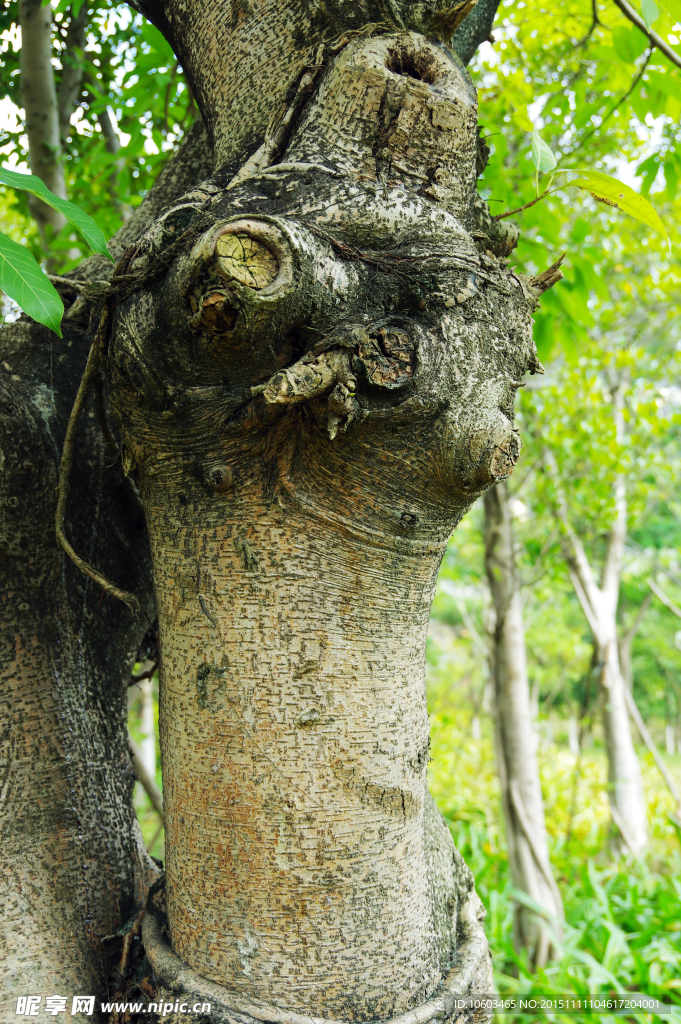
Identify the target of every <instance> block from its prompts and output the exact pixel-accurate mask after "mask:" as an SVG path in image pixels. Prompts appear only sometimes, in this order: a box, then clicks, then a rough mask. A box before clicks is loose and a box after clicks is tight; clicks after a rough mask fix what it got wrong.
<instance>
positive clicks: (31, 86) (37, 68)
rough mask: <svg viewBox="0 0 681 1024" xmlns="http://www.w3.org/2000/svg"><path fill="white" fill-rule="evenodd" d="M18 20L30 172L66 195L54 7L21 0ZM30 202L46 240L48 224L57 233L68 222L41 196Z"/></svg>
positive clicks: (35, 0)
mask: <svg viewBox="0 0 681 1024" xmlns="http://www.w3.org/2000/svg"><path fill="white" fill-rule="evenodd" d="M19 23H20V25H21V51H20V67H21V102H22V103H23V105H24V110H25V112H26V134H27V135H28V152H29V161H30V166H31V173H32V174H35V175H37V176H38V177H39V178H42V180H43V181H44V182H45V184H46V185H47V187H48V188H49V189H51V190H52V192H54V194H55V195H57V196H60V197H61V198H62V199H66V186H65V184H64V168H63V166H62V162H61V139H60V133H59V109H58V105H57V92H56V89H55V84H54V68H53V67H52V7H51V6H50V4H49V3H47V4H43V2H42V0H19ZM30 205H31V211H32V213H33V216H34V217H35V219H36V221H37V222H38V227H39V229H40V233H41V236H42V238H43V241H45V238H46V235H45V232H46V229H47V228H48V227H49V228H50V229H51V231H53V232H54V233H55V234H56V233H57V232H59V231H61V229H62V228H63V227H64V225H65V224H66V219H65V217H64V215H63V214H61V213H59V212H58V211H57V210H53V209H52V208H51V207H50V206H47V205H46V204H45V203H43V202H41V201H40V200H39V199H33V198H32V199H31V200H30Z"/></svg>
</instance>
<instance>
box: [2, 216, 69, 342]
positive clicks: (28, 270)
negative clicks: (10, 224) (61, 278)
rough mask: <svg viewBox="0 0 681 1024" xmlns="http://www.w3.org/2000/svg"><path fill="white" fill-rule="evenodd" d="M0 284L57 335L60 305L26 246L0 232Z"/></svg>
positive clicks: (6, 292)
mask: <svg viewBox="0 0 681 1024" xmlns="http://www.w3.org/2000/svg"><path fill="white" fill-rule="evenodd" d="M0 288H1V289H2V290H3V292H5V294H6V295H9V297H10V298H11V299H14V301H15V302H18V304H19V305H20V306H21V308H22V309H23V311H24V312H25V313H27V314H28V316H30V317H32V319H33V320H37V321H38V323H39V324H44V325H45V327H49V328H50V330H52V331H54V332H55V334H58V335H59V337H60V338H61V318H62V316H63V315H64V305H63V303H62V301H61V299H60V298H59V295H58V294H57V291H56V289H55V288H54V285H53V284H52V282H51V281H50V279H49V278H48V277H47V276H46V275H45V274H43V272H42V270H41V269H40V267H39V266H38V264H37V263H36V261H35V259H34V258H33V256H32V255H31V253H30V252H29V251H28V249H27V248H26V247H25V246H23V245H19V243H18V242H15V241H13V240H12V239H11V238H7V236H6V235H0Z"/></svg>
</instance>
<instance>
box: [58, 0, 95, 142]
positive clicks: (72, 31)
mask: <svg viewBox="0 0 681 1024" xmlns="http://www.w3.org/2000/svg"><path fill="white" fill-rule="evenodd" d="M87 12H88V5H87V3H84V4H83V6H82V7H81V9H80V11H79V12H78V15H77V16H76V17H74V16H73V8H71V10H70V12H69V13H70V19H69V27H68V29H67V30H66V39H65V41H64V48H63V49H62V51H61V54H60V57H61V65H62V72H61V79H60V82H59V93H58V96H57V102H58V108H59V134H60V136H61V140H62V143H63V142H65V141H66V138H67V136H68V134H69V130H70V128H71V114H72V113H73V111H74V110H75V108H76V104H77V101H78V97H79V96H80V87H81V83H82V81H83V49H84V47H85V31H86V28H87Z"/></svg>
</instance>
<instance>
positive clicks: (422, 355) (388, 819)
mask: <svg viewBox="0 0 681 1024" xmlns="http://www.w3.org/2000/svg"><path fill="white" fill-rule="evenodd" d="M258 6H259V9H260V13H261V14H262V17H256V12H255V10H254V9H253V8H252V7H251V6H250V5H248V7H246V5H237V6H235V5H226V4H218V5H214V6H211V7H207V6H206V5H202V4H195V5H190V7H189V8H187V6H186V5H185V7H184V8H183V10H184V12H185V13H184V14H182V13H181V11H180V6H179V5H175V4H174V3H172V2H171V3H168V4H164V5H154V10H153V11H152V12H151V13H155V14H156V16H157V20H158V23H159V24H160V25H162V26H163V27H164V28H165V30H166V31H167V32H168V33H169V35H170V36H171V38H173V39H174V40H175V43H176V45H177V46H178V47H179V48H180V50H181V60H182V63H183V66H184V67H185V68H186V69H187V71H188V74H189V76H190V80H191V84H192V88H193V90H194V92H195V94H196V95H197V96H198V97H199V101H200V103H201V106H202V110H203V111H204V113H205V115H206V117H207V119H208V123H209V126H210V128H211V130H212V132H213V134H214V137H215V145H216V152H217V154H218V160H217V162H218V163H219V164H221V165H222V170H221V172H220V173H218V174H217V175H216V176H214V177H213V178H212V179H211V180H210V181H208V182H205V183H204V184H203V185H202V186H200V187H199V188H196V189H194V190H193V191H192V192H191V193H189V194H188V195H187V196H186V197H185V198H184V199H182V200H180V201H179V202H177V203H176V204H174V205H173V206H172V207H171V208H170V209H168V210H166V211H165V213H164V214H163V215H162V216H161V218H159V220H158V221H157V223H156V224H155V225H154V227H153V228H152V229H151V230H150V231H149V232H148V233H147V235H146V236H145V237H144V238H143V239H141V240H140V241H139V242H138V243H137V244H136V245H135V246H134V247H133V249H132V250H131V251H130V252H129V253H128V254H127V255H126V257H125V259H124V260H123V261H122V263H121V264H120V265H119V268H118V270H117V273H116V275H115V276H114V278H113V280H112V294H111V297H110V300H109V304H108V307H107V308H108V317H109V320H108V324H109V327H108V333H107V336H106V339H105V342H104V343H103V349H102V357H103V359H104V360H105V365H106V369H107V373H108V376H109V380H110V384H111V395H112V410H113V412H114V415H115V418H116V423H117V426H118V429H119V431H120V434H121V439H122V443H123V463H124V466H125V468H126V470H127V471H128V472H130V473H131V474H133V475H134V476H135V479H136V480H137V481H138V483H139V486H140V491H141V494H142V498H143V502H144V506H145V510H146V513H147V522H148V525H149V532H150V538H151V544H152V552H153V559H154V577H155V582H156V589H157V594H158V596H159V626H160V643H161V655H162V657H161V692H160V702H161V748H162V759H163V772H164V808H165V815H166V844H167V845H166V855H167V879H166V885H167V913H168V925H169V933H170V938H171V942H172V951H173V952H172V956H173V957H175V961H174V962H175V964H176V966H175V967H173V968H169V970H170V972H171V974H172V977H173V978H174V979H175V981H173V984H175V983H176V982H177V978H178V976H179V975H178V972H179V974H181V975H182V978H183V979H184V980H183V981H182V984H183V985H185V989H186V990H188V989H190V988H191V986H192V985H193V986H194V987H196V986H201V985H203V984H205V983H207V982H209V983H210V984H212V985H218V986H220V987H221V989H222V990H223V991H224V997H223V1002H224V1003H225V1005H227V1006H228V1005H230V1000H231V1001H233V1000H234V999H237V998H239V997H244V998H246V997H247V998H248V999H252V1000H260V1001H264V1002H266V1003H268V1004H273V1005H274V1006H275V1007H279V1008H280V1009H281V1010H286V1011H292V1012H297V1013H306V1014H310V1013H314V1014H315V1015H318V1016H319V1015H321V1016H325V1017H326V1016H334V1017H337V1016H339V1015H342V1016H347V1017H351V1018H353V1019H368V1018H372V1017H382V1018H385V1017H389V1016H391V1015H395V1014H400V1013H403V1012H405V1011H408V1010H412V1009H414V1008H417V1007H418V1006H419V1005H423V1004H424V1003H427V1001H428V1000H429V999H431V998H435V997H437V993H438V991H440V990H441V988H442V986H443V983H444V979H445V977H446V976H447V975H448V974H449V972H450V971H451V970H452V969H454V975H455V980H454V982H453V983H454V984H456V977H458V979H459V983H460V984H462V985H463V984H464V975H463V974H461V973H459V974H458V975H457V971H458V967H457V956H458V955H459V954H463V953H464V943H463V941H462V939H461V937H460V936H458V934H457V913H458V908H460V907H462V906H463V904H464V903H465V899H464V895H465V894H464V893H463V892H462V891H461V888H460V882H459V881H457V880H456V879H457V877H458V876H456V873H455V872H454V873H452V864H453V863H454V860H453V858H454V853H453V850H452V848H451V846H449V847H448V848H447V847H445V848H444V849H445V852H444V853H443V855H442V857H441V858H439V859H438V858H435V860H433V858H432V857H431V855H430V854H429V849H430V840H429V835H430V826H429V825H428V824H427V821H428V815H429V813H430V812H429V811H428V806H429V805H428V797H427V789H426V780H425V771H426V762H427V749H428V736H427V716H426V705H425V692H424V679H423V661H424V648H425V635H426V628H427V622H428V612H429V607H430V602H431V599H432V594H433V588H434V583H435V578H436V574H437V570H438V566H439V563H440V559H441V557H442V553H443V551H444V547H445V545H446V542H447V538H448V536H449V534H450V532H451V530H452V528H453V527H454V526H455V525H456V523H457V522H458V521H459V519H460V518H461V516H462V515H463V514H464V513H465V512H466V511H467V509H468V508H469V507H470V505H471V503H472V502H473V500H474V499H475V497H476V496H477V495H478V494H480V493H481V492H482V491H483V490H485V488H487V487H488V486H489V485H490V484H491V483H493V482H495V481H496V480H498V479H503V478H504V477H505V476H507V475H508V474H509V473H510V471H511V469H512V467H513V464H514V462H515V460H516V458H517V456H518V452H519V441H518V439H517V436H516V434H515V432H514V430H513V428H512V421H513V398H514V394H515V388H516V387H517V384H518V380H519V378H520V377H521V376H522V374H523V373H524V372H526V371H527V370H532V371H534V370H535V369H536V368H537V367H538V363H537V360H536V352H535V349H534V345H533V342H532V338H531V312H532V310H533V308H534V305H535V299H534V296H533V294H532V290H531V287H530V286H529V285H528V283H527V282H523V281H521V280H520V279H519V278H518V277H517V276H516V275H515V274H514V273H512V272H511V271H509V270H508V268H507V266H506V263H505V261H504V260H503V259H500V258H498V257H496V256H494V255H493V254H492V253H491V252H489V251H485V250H486V244H485V242H486V240H485V239H481V247H482V249H483V252H480V251H479V250H478V247H477V245H476V243H475V240H474V239H473V237H472V236H471V234H470V233H469V230H468V229H474V227H475V223H476V214H475V210H476V206H475V202H474V200H475V162H476V136H477V131H476V129H477V123H476V103H475V93H474V90H473V89H472V86H471V83H470V80H469V79H468V76H467V74H466V73H465V71H464V69H463V67H462V65H461V64H460V62H459V61H458V60H457V58H456V57H455V56H454V55H450V54H449V53H448V52H447V51H446V50H444V49H443V48H440V47H438V46H435V45H433V44H432V43H431V42H429V41H428V40H427V39H426V38H424V36H422V35H419V34H417V33H416V32H410V31H398V32H386V31H385V30H383V31H379V29H378V27H377V26H376V25H375V24H374V25H371V26H369V30H368V31H366V32H365V31H361V30H362V29H363V28H364V25H363V22H362V19H364V21H366V20H367V18H368V17H369V16H370V15H371V16H372V17H373V16H374V15H377V14H378V13H381V12H380V11H379V10H378V8H379V7H380V5H375V7H374V6H372V5H371V4H356V5H352V9H351V8H350V6H349V5H344V4H336V5H333V16H332V15H331V14H329V13H328V12H327V13H326V14H324V15H323V14H322V13H321V8H320V9H319V10H318V11H317V18H316V21H311V20H310V17H309V15H310V11H311V10H312V5H303V4H290V5H281V4H277V5H272V4H268V3H263V4H261V5H258ZM399 6H400V5H399V4H397V5H396V4H391V10H393V11H394V9H395V8H396V7H399ZM407 7H408V9H409V11H410V12H411V16H412V17H413V18H416V16H417V14H416V7H415V6H413V5H405V17H406V10H407ZM418 12H420V13H419V18H420V21H419V27H425V28H427V27H429V26H431V25H433V24H434V23H435V22H434V20H433V19H434V14H435V12H434V8H433V9H431V8H430V7H429V5H428V4H422V5H418ZM382 13H383V14H384V15H385V13H386V12H385V11H383V12H382ZM161 15H162V17H161ZM268 19H269V20H268ZM393 20H394V19H393ZM180 25H182V26H183V33H182V38H180V33H179V28H178V26H180ZM190 27H191V28H193V29H194V31H188V29H189V28H190ZM294 27H295V28H296V32H298V33H300V35H296V36H295V38H294V36H293V28H294ZM351 28H354V29H356V30H357V31H356V32H355V33H354V35H353V33H352V32H350V31H349V29H351ZM339 30H345V32H346V35H345V37H344V38H343V39H342V40H341V41H340V42H338V43H337V44H335V45H334V46H332V47H330V48H328V47H327V46H326V45H324V46H321V43H326V41H328V40H333V39H334V38H335V37H336V35H337V34H338V31H339ZM297 40H299V42H297ZM315 40H316V41H317V50H318V51H319V57H320V60H319V61H318V62H317V63H316V64H314V65H313V72H314V73H311V75H310V78H309V79H308V80H306V79H305V76H303V77H302V78H300V79H299V80H297V79H296V77H295V76H296V69H297V67H298V64H297V61H302V60H303V58H304V57H305V55H306V54H307V57H305V59H307V60H308V62H309V53H310V51H309V44H310V42H311V41H315ZM303 43H304V45H303ZM227 44H228V45H227ZM249 47H250V49H249ZM298 47H299V48H298ZM226 49H229V51H230V53H231V54H232V55H233V56H234V61H233V62H232V61H230V62H227V63H225V62H224V60H220V63H219V64H218V59H217V58H218V54H219V53H224V52H226ZM237 55H239V58H237ZM256 56H257V58H258V62H259V64H258V66H259V67H261V68H263V69H265V70H263V76H264V78H262V79H259V81H258V85H259V89H258V92H257V97H256V96H254V95H253V88H254V83H253V81H250V82H249V76H248V75H244V63H243V62H244V61H245V62H246V63H247V61H248V60H254V59H255V57H256ZM284 57H286V64H285V65H284V63H282V62H283V60H284ZM239 59H240V60H241V61H242V63H241V65H240V66H239ZM300 66H301V67H302V64H301V65H300ZM237 67H239V72H238V75H237V72H236V69H237ZM284 67H285V68H286V77H285V80H284V81H282V80H281V79H282V76H283V73H284ZM270 76H271V77H270ZM268 85H271V89H269V90H268ZM287 92H288V97H287V108H286V111H285V112H283V114H282V117H281V118H280V119H279V120H277V121H276V122H275V121H272V123H271V125H270V129H269V130H268V131H265V129H266V122H267V120H268V119H269V117H270V115H271V113H272V110H273V109H275V107H276V104H277V103H278V102H279V101H280V100H281V99H282V97H283V96H285V95H286V93H287ZM237 98H239V100H240V106H239V115H238V118H237V117H236V116H235V104H236V103H237ZM246 100H248V102H247V103H246ZM245 112H246V113H247V116H244V113H245ZM248 139H252V140H255V142H257V143H258V152H257V153H256V154H255V155H254V156H253V154H251V157H252V159H250V160H249V162H248V163H247V164H246V163H245V161H244V155H245V154H246V155H247V154H248V146H249V143H248V141H247V140H248ZM240 165H241V167H242V170H241V172H240V173H238V174H236V175H235V171H236V170H237V169H238V167H239V166H240ZM436 820H437V818H436ZM437 828H439V829H440V830H442V825H441V824H440V825H439V826H437ZM447 865H449V867H447ZM150 941H151V938H150ZM159 955H161V954H159ZM170 955H171V954H170V953H168V954H165V953H163V954H162V956H170ZM166 963H167V960H166ZM178 963H179V966H177V964H178ZM487 969H488V968H487V958H486V954H484V951H483V953H481V954H480V955H479V957H478V961H477V966H476V970H477V976H478V979H480V978H481V977H484V976H486V972H487ZM173 972H174V973H173ZM475 975H476V971H473V973H472V974H471V976H470V977H469V978H468V980H467V981H466V982H465V984H467V985H470V984H471V983H472V981H473V977H474V976H475ZM192 979H193V980H192ZM201 979H205V980H206V981H205V982H204V981H201ZM450 981H451V979H450ZM169 983H170V982H169ZM178 984H179V983H178ZM176 991H177V990H176ZM415 1012H416V1010H415Z"/></svg>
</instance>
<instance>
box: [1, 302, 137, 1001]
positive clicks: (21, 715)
mask: <svg viewBox="0 0 681 1024" xmlns="http://www.w3.org/2000/svg"><path fill="white" fill-rule="evenodd" d="M88 344H89V339H88V338H87V335H86V333H85V332H83V331H82V329H79V325H78V324H69V325H68V326H67V328H66V331H65V333H64V339H63V340H58V339H56V338H55V336H54V335H52V334H50V332H48V331H47V330H46V329H41V328H38V327H37V326H36V325H34V324H29V323H28V322H25V321H19V322H18V323H17V324H14V325H12V326H11V327H6V328H4V329H3V331H2V332H1V333H0V360H1V361H2V366H3V369H2V371H0V372H1V374H2V380H1V387H2V398H1V400H0V436H1V438H2V442H1V448H2V455H1V456H0V461H1V462H2V472H1V473H0V494H1V497H0V501H1V502H2V507H3V524H2V534H3V536H2V547H1V549H0V550H1V565H0V583H1V586H2V591H1V593H2V604H1V607H2V622H1V627H0V628H1V629H2V633H1V637H2V670H1V676H0V679H1V682H0V687H1V690H0V692H1V694H2V696H1V701H2V706H3V716H2V734H1V736H2V739H1V749H2V754H1V767H0V772H1V782H2V795H3V800H2V819H1V823H0V828H1V838H0V848H1V849H2V873H1V875H0V887H1V888H2V894H1V895H0V908H1V909H0V919H1V921H0V963H1V964H2V966H1V967H0V977H1V978H2V983H1V984H0V990H1V991H2V997H1V998H2V1003H1V1004H0V1006H1V1009H0V1014H1V1015H2V1016H1V1018H0V1019H2V1020H9V1019H14V1011H15V1009H16V996H17V995H25V994H26V993H27V992H38V993H44V994H48V993H49V994H51V993H52V992H54V991H57V992H59V991H63V990H64V988H65V989H66V991H67V992H73V993H74V994H75V993H77V992H82V993H83V994H94V993H95V992H96V993H97V994H98V995H102V994H105V993H106V987H105V986H106V980H107V978H108V975H109V967H110V964H109V962H108V952H109V949H110V948H111V941H112V940H114V942H115V939H114V936H115V933H116V932H117V931H118V930H119V929H121V928H124V927H125V926H126V924H127V923H128V921H129V918H130V917H131V915H133V912H135V911H136V909H139V906H140V905H141V904H142V902H143V899H144V894H145V891H146V887H147V885H148V883H149V881H153V879H154V877H155V875H156V874H157V871H156V869H155V868H154V866H153V865H152V864H151V862H150V861H149V859H148V857H147V856H146V851H145V850H144V846H143V844H142V841H141V835H140V833H139V829H138V826H137V823H136V820H135V817H134V812H133V809H132V804H131V799H130V797H131V789H132V785H133V782H134V773H133V772H132V770H131V765H130V760H129V757H128V753H127V745H126V734H125V732H124V729H123V728H122V726H124V723H125V710H126V706H127V704H126V688H127V682H128V678H129V673H130V668H131V663H132V660H133V659H134V655H135V654H136V651H137V647H138V646H139V642H140V640H141V638H142V635H143V634H144V632H145V629H146V626H144V625H143V624H138V623H135V621H134V620H133V619H132V616H131V615H130V612H129V611H128V610H127V609H126V608H125V607H124V606H122V605H120V603H118V602H114V601H112V600H111V599H110V598H108V599H107V598H106V597H103V595H102V594H101V591H99V590H98V588H96V587H94V586H93V585H92V584H90V583H89V581H87V580H86V579H85V578H84V577H82V576H81V574H80V573H79V572H78V571H77V570H76V569H75V567H74V566H73V565H72V564H71V563H70V562H68V561H67V560H66V557H65V556H64V555H63V553H62V552H61V550H60V549H59V548H58V546H57V544H56V540H55V537H54V531H53V528H52V523H51V520H53V517H54V504H55V485H56V479H57V466H58V462H59V455H60V449H61V444H62V441H63V436H64V430H65V424H66V420H67V419H68V416H69V413H70V409H71V404H72V401H73V398H74V396H75V390H76V388H77V386H78V380H79V374H80V372H81V369H82V360H83V358H84V356H85V355H86V352H87V346H88ZM79 451H80V453H81V454H80V456H79V458H78V461H77V464H76V466H75V467H74V472H73V481H72V500H71V502H70V505H69V511H68V528H69V532H70V534H71V535H72V536H74V537H77V538H78V541H79V543H80V544H81V545H83V546H84V547H85V549H86V550H87V551H88V554H90V556H91V557H96V559H97V561H98V564H99V565H100V566H101V567H102V568H103V569H104V571H108V572H110V573H111V574H112V575H114V576H115V577H117V578H119V579H123V580H125V581H127V582H128V583H129V584H133V585H136V586H137V587H138V588H139V590H140V593H141V594H142V595H143V596H144V597H145V598H146V605H147V608H148V610H149V611H151V610H152V608H153V601H152V599H151V597H150V594H151V589H150V588H151V580H150V574H149V573H148V571H146V568H148V556H147V554H146V552H147V546H146V545H147V541H146V536H145V533H144V529H143V520H142V518H141V516H140V513H139V511H138V510H134V509H131V508H130V505H129V500H128V499H127V497H126V495H125V494H124V493H123V492H122V490H121V483H122V477H121V474H120V469H119V470H115V469H111V468H110V466H109V464H110V455H109V452H108V450H107V449H106V446H105V445H104V443H103V441H102V440H101V439H100V438H99V436H98V428H97V426H96V423H95V422H94V419H93V413H92V410H90V411H89V412H88V416H87V419H86V421H85V422H84V423H83V428H82V430H81V435H80V437H79ZM145 567H146V568H145ZM150 602H151V603H150ZM84 989H87V990H88V991H87V992H85V991H84ZM13 1000H14V1002H13Z"/></svg>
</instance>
